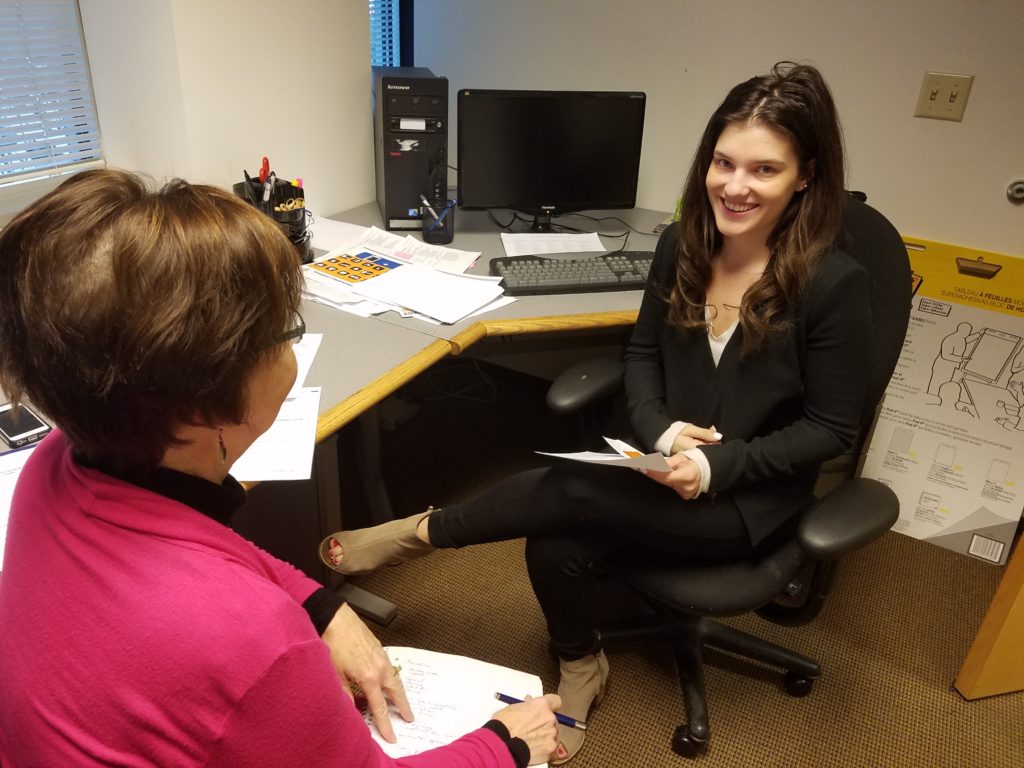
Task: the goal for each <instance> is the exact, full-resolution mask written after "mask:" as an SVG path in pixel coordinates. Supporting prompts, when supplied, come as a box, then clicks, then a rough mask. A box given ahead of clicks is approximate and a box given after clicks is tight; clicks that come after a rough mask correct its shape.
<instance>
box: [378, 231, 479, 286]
mask: <svg viewBox="0 0 1024 768" xmlns="http://www.w3.org/2000/svg"><path fill="white" fill-rule="evenodd" d="M361 247H362V248H368V249H370V250H372V251H377V252H378V253H382V254H384V255H386V256H397V257H398V258H400V259H402V260H404V261H408V262H410V263H412V264H419V265H420V266H421V267H430V268H432V269H439V270H441V271H442V272H448V273H449V274H452V275H461V274H463V273H465V271H466V270H467V269H469V268H470V267H472V266H473V264H475V263H476V260H477V259H478V258H480V251H460V250H459V249H457V248H446V247H444V246H443V245H432V244H431V243H425V242H423V241H422V240H417V239H416V238H415V237H413V236H412V235H406V236H405V237H399V236H398V235H394V234H392V233H390V232H385V231H384V230H382V229H377V227H370V229H369V230H368V231H367V233H366V237H365V239H364V240H363V241H362V243H361Z"/></svg>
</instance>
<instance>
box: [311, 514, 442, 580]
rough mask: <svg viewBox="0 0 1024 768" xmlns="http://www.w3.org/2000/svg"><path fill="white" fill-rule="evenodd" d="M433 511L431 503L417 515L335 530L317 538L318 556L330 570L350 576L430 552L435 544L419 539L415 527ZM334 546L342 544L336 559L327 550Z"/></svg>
mask: <svg viewBox="0 0 1024 768" xmlns="http://www.w3.org/2000/svg"><path fill="white" fill-rule="evenodd" d="M436 511H437V510H435V509H434V508H433V507H430V508H429V509H427V511H426V512H421V513H420V514H418V515H413V516H412V517H405V518H402V519H401V520H391V521H389V522H386V523H382V524H381V525H375V526H373V527H372V528H360V529H359V530H356V531H338V532H337V533H335V534H332V535H330V536H328V537H327V538H326V539H324V540H323V541H321V542H320V549H319V550H318V552H319V555H320V560H321V561H322V562H323V564H324V565H326V566H327V567H328V568H330V569H331V570H334V571H337V572H338V573H344V574H346V575H349V576H352V575H355V574H359V573H369V572H370V571H374V570H376V569H378V568H380V567H381V566H382V565H394V564H396V563H404V562H405V561H406V560H412V559H413V558H416V557H420V556H422V555H425V554H427V553H428V552H433V551H434V547H433V546H432V545H430V544H427V543H426V542H424V541H421V540H420V538H419V537H418V536H417V535H416V529H417V527H419V524H420V521H421V520H422V519H423V518H425V517H426V516H427V515H429V514H431V513H433V512H436ZM337 547H341V555H340V556H339V557H338V562H337V563H335V562H334V561H332V560H331V555H330V551H331V550H332V549H335V548H337Z"/></svg>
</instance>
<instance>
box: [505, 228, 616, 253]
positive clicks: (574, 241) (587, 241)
mask: <svg viewBox="0 0 1024 768" xmlns="http://www.w3.org/2000/svg"><path fill="white" fill-rule="evenodd" d="M501 244H502V245H504V246H505V255H506V256H535V255H540V254H545V253H593V252H595V251H598V252H602V253H603V252H604V250H605V247H604V245H603V244H602V243H601V238H600V237H599V236H598V235H597V233H596V232H591V233H589V234H585V235H566V234H562V233H559V232H550V233H534V232H524V233H521V234H512V233H509V232H502V234H501Z"/></svg>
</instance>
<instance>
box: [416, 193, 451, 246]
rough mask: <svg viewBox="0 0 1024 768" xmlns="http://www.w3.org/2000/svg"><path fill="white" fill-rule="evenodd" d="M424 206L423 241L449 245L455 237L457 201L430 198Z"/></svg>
mask: <svg viewBox="0 0 1024 768" xmlns="http://www.w3.org/2000/svg"><path fill="white" fill-rule="evenodd" d="M427 202H429V203H430V205H425V206H423V242H425V243H432V244H434V245H447V244H448V243H450V242H451V241H452V238H454V237H455V201H454V200H443V199H442V200H428V201H427Z"/></svg>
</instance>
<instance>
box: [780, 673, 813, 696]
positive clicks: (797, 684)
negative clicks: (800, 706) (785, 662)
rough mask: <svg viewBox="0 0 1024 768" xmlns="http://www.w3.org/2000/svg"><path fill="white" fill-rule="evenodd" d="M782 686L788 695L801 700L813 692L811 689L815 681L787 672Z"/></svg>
mask: <svg viewBox="0 0 1024 768" xmlns="http://www.w3.org/2000/svg"><path fill="white" fill-rule="evenodd" d="M782 684H783V685H784V686H785V688H786V693H788V694H789V695H790V696H795V697H796V698H798V699H799V698H802V697H804V696H806V695H807V694H808V693H810V692H811V689H812V688H813V687H814V680H812V679H811V678H809V677H804V676H803V675H799V674H797V673H796V672H787V673H786V676H785V678H783V681H782Z"/></svg>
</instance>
